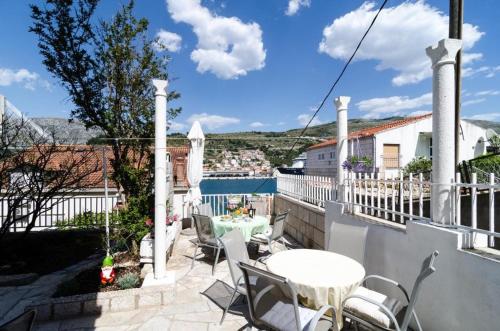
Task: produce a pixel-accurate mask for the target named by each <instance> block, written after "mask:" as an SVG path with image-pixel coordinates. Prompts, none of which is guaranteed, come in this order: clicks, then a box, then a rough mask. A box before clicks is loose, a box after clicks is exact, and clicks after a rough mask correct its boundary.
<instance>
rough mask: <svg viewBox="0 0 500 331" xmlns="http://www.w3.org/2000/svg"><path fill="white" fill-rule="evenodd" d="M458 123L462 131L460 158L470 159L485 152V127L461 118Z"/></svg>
mask: <svg viewBox="0 0 500 331" xmlns="http://www.w3.org/2000/svg"><path fill="white" fill-rule="evenodd" d="M460 125H461V127H462V132H463V136H461V137H460V158H461V159H462V160H470V159H473V158H475V157H478V156H481V155H483V154H484V153H486V145H487V143H485V142H484V141H485V140H486V129H483V128H481V127H479V126H477V125H475V124H472V123H470V122H468V121H466V120H465V121H464V120H462V121H461V123H460ZM479 141H480V142H479Z"/></svg>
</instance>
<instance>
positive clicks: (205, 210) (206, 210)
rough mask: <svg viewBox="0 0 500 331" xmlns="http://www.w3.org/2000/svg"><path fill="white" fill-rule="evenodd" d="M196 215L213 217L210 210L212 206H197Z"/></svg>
mask: <svg viewBox="0 0 500 331" xmlns="http://www.w3.org/2000/svg"><path fill="white" fill-rule="evenodd" d="M198 214H200V215H205V216H208V217H213V216H214V212H213V210H212V206H211V205H210V203H204V204H201V205H199V206H198Z"/></svg>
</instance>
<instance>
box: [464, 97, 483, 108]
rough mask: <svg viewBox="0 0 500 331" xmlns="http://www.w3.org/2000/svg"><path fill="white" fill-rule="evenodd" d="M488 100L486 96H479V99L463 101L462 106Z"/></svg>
mask: <svg viewBox="0 0 500 331" xmlns="http://www.w3.org/2000/svg"><path fill="white" fill-rule="evenodd" d="M484 101H486V99H485V98H479V99H472V100H467V101H463V102H462V107H467V106H470V105H476V104H478V103H481V102H484Z"/></svg>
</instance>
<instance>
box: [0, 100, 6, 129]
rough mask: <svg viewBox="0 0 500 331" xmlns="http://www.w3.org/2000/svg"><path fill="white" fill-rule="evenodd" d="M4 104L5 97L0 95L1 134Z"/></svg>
mask: <svg viewBox="0 0 500 331" xmlns="http://www.w3.org/2000/svg"><path fill="white" fill-rule="evenodd" d="M5 108H7V107H6V102H5V97H4V96H3V95H1V94H0V132H2V127H1V125H2V124H3V115H4V114H5Z"/></svg>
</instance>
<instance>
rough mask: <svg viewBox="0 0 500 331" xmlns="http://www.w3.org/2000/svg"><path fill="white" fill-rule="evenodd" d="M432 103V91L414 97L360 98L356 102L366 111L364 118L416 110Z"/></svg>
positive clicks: (360, 108) (401, 113)
mask: <svg viewBox="0 0 500 331" xmlns="http://www.w3.org/2000/svg"><path fill="white" fill-rule="evenodd" d="M429 105H432V93H425V94H423V95H421V96H419V97H416V98H410V97H408V96H392V97H387V98H373V99H367V100H362V101H360V102H358V103H357V104H356V106H358V108H359V110H361V111H363V112H366V115H364V116H363V117H364V118H381V117H383V116H395V115H403V114H405V111H408V110H413V109H415V110H418V108H421V107H423V106H429Z"/></svg>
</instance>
